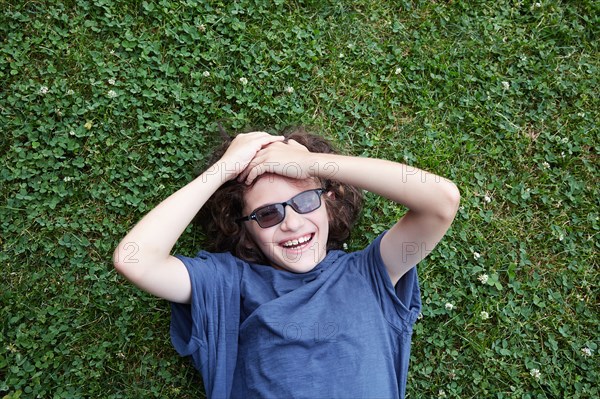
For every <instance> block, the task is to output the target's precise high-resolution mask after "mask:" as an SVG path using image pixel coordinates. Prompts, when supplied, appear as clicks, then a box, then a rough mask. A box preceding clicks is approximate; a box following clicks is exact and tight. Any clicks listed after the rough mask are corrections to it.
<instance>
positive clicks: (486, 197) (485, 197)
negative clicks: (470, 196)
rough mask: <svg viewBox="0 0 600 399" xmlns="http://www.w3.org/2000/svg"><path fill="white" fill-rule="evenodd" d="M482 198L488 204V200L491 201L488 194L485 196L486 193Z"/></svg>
mask: <svg viewBox="0 0 600 399" xmlns="http://www.w3.org/2000/svg"><path fill="white" fill-rule="evenodd" d="M483 200H484V201H485V202H487V203H488V204H489V203H490V202H492V199H491V198H490V197H489V196H487V195H486V196H484V197H483Z"/></svg>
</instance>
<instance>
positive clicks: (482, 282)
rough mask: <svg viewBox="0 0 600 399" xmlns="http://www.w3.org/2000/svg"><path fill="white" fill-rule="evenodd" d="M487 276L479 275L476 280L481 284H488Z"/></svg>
mask: <svg viewBox="0 0 600 399" xmlns="http://www.w3.org/2000/svg"><path fill="white" fill-rule="evenodd" d="M488 279H489V276H488V275H487V274H480V275H479V277H477V280H479V281H481V284H485V283H487V282H488Z"/></svg>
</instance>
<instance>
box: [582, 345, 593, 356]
mask: <svg viewBox="0 0 600 399" xmlns="http://www.w3.org/2000/svg"><path fill="white" fill-rule="evenodd" d="M592 353H593V351H592V350H591V349H590V348H588V347H587V346H586V347H584V348H581V354H582V355H583V356H585V357H590V356H592Z"/></svg>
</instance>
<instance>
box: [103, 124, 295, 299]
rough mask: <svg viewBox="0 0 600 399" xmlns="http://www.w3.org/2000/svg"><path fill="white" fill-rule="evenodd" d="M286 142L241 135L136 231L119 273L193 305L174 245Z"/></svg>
mask: <svg viewBox="0 0 600 399" xmlns="http://www.w3.org/2000/svg"><path fill="white" fill-rule="evenodd" d="M282 139H283V137H280V136H271V135H269V134H268V133H263V132H255V133H249V134H244V135H239V136H237V137H236V138H235V139H234V140H233V141H232V143H231V145H230V146H229V148H228V150H227V151H226V153H225V154H224V155H223V157H222V158H221V159H220V160H219V162H217V163H215V164H214V165H213V166H212V167H211V168H209V169H208V170H207V171H206V172H204V173H203V174H202V175H200V176H198V177H197V178H196V179H195V180H193V181H192V182H190V183H189V184H187V185H186V186H185V187H183V188H181V189H179V190H178V191H177V192H175V193H174V194H171V196H169V197H168V198H167V199H165V200H164V201H163V202H161V203H160V204H159V205H158V206H156V207H155V208H154V209H152V210H151V211H150V212H149V213H148V214H147V215H146V216H144V217H143V218H142V220H141V221H140V222H138V224H137V225H136V226H135V227H134V228H133V229H131V231H130V232H129V233H128V234H127V235H126V236H125V237H124V238H123V239H122V240H121V242H120V243H119V245H118V246H117V248H116V249H115V251H114V254H113V263H114V266H115V268H116V269H117V270H118V271H119V272H120V273H121V274H123V275H124V276H125V277H126V278H127V279H128V280H130V281H131V282H132V283H134V284H135V285H136V286H138V287H139V288H141V289H142V290H144V291H147V292H149V293H151V294H153V295H156V296H158V297H161V298H164V299H168V300H170V301H172V302H180V303H189V301H190V297H191V283H190V279H189V275H188V272H187V270H186V269H185V266H184V265H183V263H182V262H181V261H180V260H179V259H177V258H175V257H174V256H171V250H172V249H173V246H174V245H175V243H176V242H177V240H178V239H179V237H180V236H181V234H182V233H183V231H184V230H185V228H186V227H187V226H188V225H189V224H190V222H191V221H192V219H193V218H194V216H195V215H196V214H197V213H198V211H199V210H200V208H201V207H202V206H203V205H204V204H205V203H206V201H207V200H208V199H209V198H210V196H211V195H213V194H214V192H215V191H216V190H217V189H218V188H219V187H220V186H221V185H222V184H223V183H225V182H226V181H228V180H231V179H233V178H235V177H236V176H237V175H238V174H239V172H240V171H241V170H243V169H244V168H245V167H246V165H247V164H248V163H249V162H250V161H251V160H252V158H253V157H254V156H255V154H256V153H257V151H259V150H260V149H261V148H262V147H264V146H266V145H268V144H270V143H272V142H273V141H279V140H282Z"/></svg>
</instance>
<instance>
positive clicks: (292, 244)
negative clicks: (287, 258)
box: [279, 233, 315, 249]
mask: <svg viewBox="0 0 600 399" xmlns="http://www.w3.org/2000/svg"><path fill="white" fill-rule="evenodd" d="M314 236H315V234H314V233H311V234H307V235H305V236H302V237H300V238H298V239H294V240H289V241H285V242H283V243H281V244H279V245H281V246H282V247H284V248H286V249H296V248H300V247H302V246H304V245H306V244H308V243H309V242H311V241H312V239H313V237H314Z"/></svg>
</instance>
